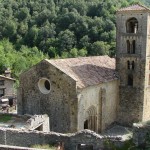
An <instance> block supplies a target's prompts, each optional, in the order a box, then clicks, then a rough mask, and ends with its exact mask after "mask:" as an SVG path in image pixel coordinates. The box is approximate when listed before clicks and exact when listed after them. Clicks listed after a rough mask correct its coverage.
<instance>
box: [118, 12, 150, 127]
mask: <svg viewBox="0 0 150 150" xmlns="http://www.w3.org/2000/svg"><path fill="white" fill-rule="evenodd" d="M132 17H133V18H136V19H137V20H138V31H137V33H127V31H126V23H127V20H128V19H130V18H132ZM147 22H148V13H146V12H142V11H128V12H118V13H117V58H116V69H117V71H118V73H119V76H120V94H119V95H120V102H119V112H118V121H119V122H120V123H122V124H128V125H132V123H133V122H138V121H143V119H144V114H143V113H144V111H145V110H144V109H145V107H144V104H145V92H146V90H145V80H146V54H147V37H148V36H147V29H148V27H147ZM127 40H129V41H133V40H135V54H129V53H128V52H127ZM128 61H130V62H133V61H134V69H129V68H128ZM129 74H132V75H133V86H130V85H128V75H129ZM146 113H150V112H149V111H146ZM145 118H146V117H145Z"/></svg>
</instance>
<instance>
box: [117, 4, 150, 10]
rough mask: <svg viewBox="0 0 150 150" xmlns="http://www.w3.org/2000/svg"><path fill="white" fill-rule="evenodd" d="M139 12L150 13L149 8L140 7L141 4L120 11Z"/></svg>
mask: <svg viewBox="0 0 150 150" xmlns="http://www.w3.org/2000/svg"><path fill="white" fill-rule="evenodd" d="M138 10H148V11H150V9H149V8H147V7H145V6H143V5H140V4H135V5H131V6H129V7H124V8H121V9H119V10H118V11H138Z"/></svg>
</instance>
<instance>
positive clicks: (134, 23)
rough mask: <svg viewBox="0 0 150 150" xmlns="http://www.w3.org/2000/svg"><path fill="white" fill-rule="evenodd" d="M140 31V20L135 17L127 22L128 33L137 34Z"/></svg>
mask: <svg viewBox="0 0 150 150" xmlns="http://www.w3.org/2000/svg"><path fill="white" fill-rule="evenodd" d="M137 31H138V20H137V19H136V18H135V17H132V18H129V19H128V20H127V21H126V32H127V33H137Z"/></svg>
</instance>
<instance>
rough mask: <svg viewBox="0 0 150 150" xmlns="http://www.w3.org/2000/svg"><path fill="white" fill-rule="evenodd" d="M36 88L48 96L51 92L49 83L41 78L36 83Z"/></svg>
mask: <svg viewBox="0 0 150 150" xmlns="http://www.w3.org/2000/svg"><path fill="white" fill-rule="evenodd" d="M38 87H39V90H40V91H41V92H42V93H43V94H48V93H49V92H50V90H51V84H50V81H49V80H48V79H46V78H42V79H40V80H39V82H38Z"/></svg>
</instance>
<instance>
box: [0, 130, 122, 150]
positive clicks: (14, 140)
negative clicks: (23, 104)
mask: <svg viewBox="0 0 150 150" xmlns="http://www.w3.org/2000/svg"><path fill="white" fill-rule="evenodd" d="M2 138H4V139H5V140H3V139H2ZM108 140H110V141H111V142H112V143H114V144H115V145H117V146H121V145H122V144H123V140H122V139H121V138H118V137H106V136H101V135H98V134H96V133H95V132H93V131H90V130H84V131H80V132H77V133H74V134H60V133H55V132H39V131H38V132H36V131H32V132H31V131H19V130H13V129H11V130H10V129H6V128H5V129H2V128H0V144H2V145H9V146H20V147H31V146H33V145H35V144H39V145H42V144H50V145H57V144H58V143H59V142H63V143H64V149H65V150H78V149H77V147H78V145H79V144H86V145H92V146H93V150H100V149H101V150H107V148H106V145H105V144H104V143H105V142H106V141H108Z"/></svg>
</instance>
